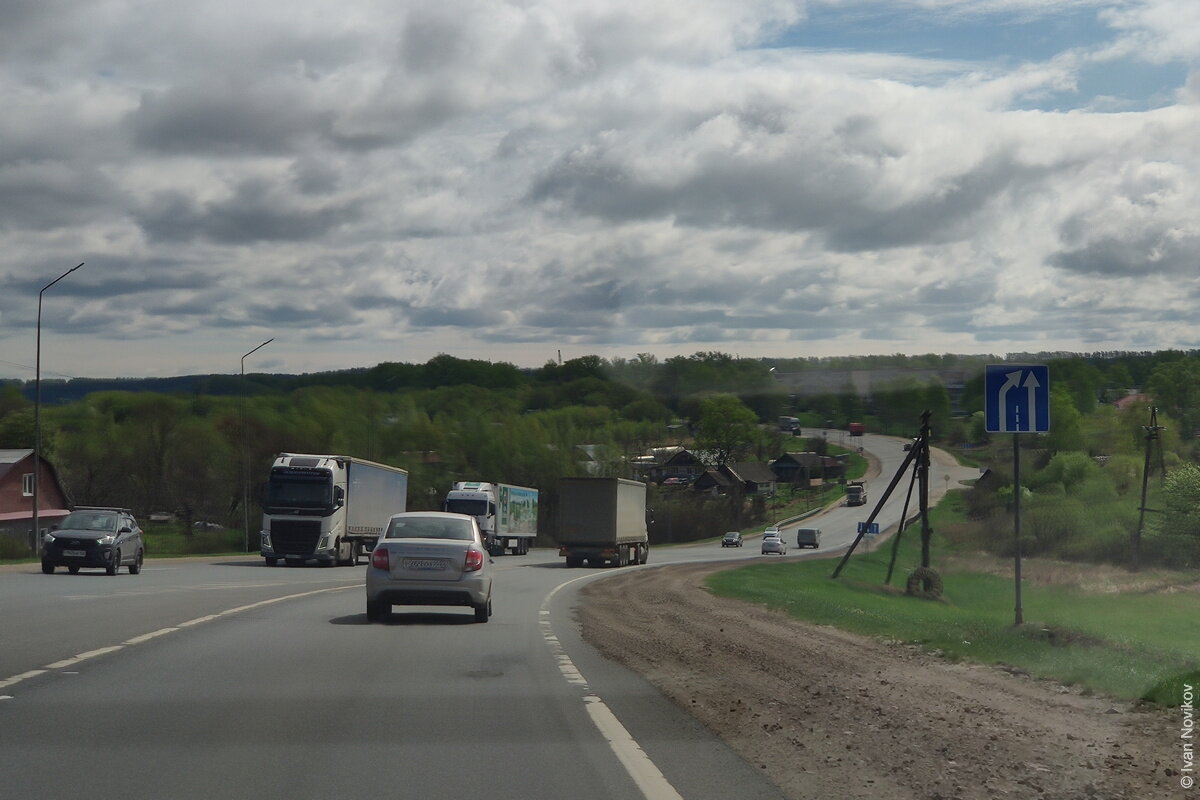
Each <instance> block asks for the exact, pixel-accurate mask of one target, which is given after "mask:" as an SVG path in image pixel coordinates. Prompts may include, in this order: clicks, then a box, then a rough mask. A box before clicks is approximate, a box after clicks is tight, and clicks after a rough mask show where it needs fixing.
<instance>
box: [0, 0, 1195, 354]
mask: <svg viewBox="0 0 1200 800" xmlns="http://www.w3.org/2000/svg"><path fill="white" fill-rule="evenodd" d="M831 7H836V8H839V9H841V10H847V11H853V10H856V9H859V10H863V11H868V10H872V9H874V10H880V9H884V10H888V11H893V12H895V11H905V10H912V11H920V12H922V13H933V14H937V15H939V19H941V20H943V24H944V27H945V35H947V36H953V35H954V32H955V30H956V28H955V26H956V25H958V24H976V22H977V20H978V19H979V18H980V15H986V16H987V20H988V21H989V22H990V21H991V20H992V19H993V18H994V19H995V20H998V21H1005V20H1009V19H1012V20H1020V21H1021V22H1022V23H1023V24H1028V23H1029V21H1030V20H1034V21H1039V24H1040V21H1042V20H1044V21H1045V35H1046V37H1048V38H1053V37H1054V36H1056V35H1057V33H1058V31H1059V28H1058V27H1056V25H1055V24H1052V23H1053V22H1055V21H1056V20H1060V19H1062V18H1064V17H1062V16H1061V15H1069V14H1074V15H1077V16H1078V15H1080V14H1082V15H1099V16H1097V17H1096V18H1097V19H1099V20H1100V21H1101V22H1102V23H1103V24H1104V25H1108V26H1110V31H1109V32H1110V35H1109V36H1108V37H1107V38H1100V39H1096V40H1094V41H1088V42H1083V43H1081V42H1080V41H1078V39H1071V40H1070V41H1069V42H1067V41H1066V40H1064V43H1063V45H1062V47H1060V48H1059V49H1058V50H1057V51H1056V52H1055V53H1054V54H1053V55H1052V56H1051V57H1049V58H1045V59H1041V60H1028V59H1025V58H1023V57H1019V56H1015V55H1014V56H1013V57H1009V58H994V57H989V58H987V59H983V58H979V59H972V60H964V59H961V58H957V59H956V58H945V57H935V56H931V55H930V54H929V53H928V52H925V51H922V50H920V49H919V48H914V49H912V50H911V51H906V50H905V49H904V47H903V46H900V45H897V46H895V47H892V48H878V49H876V50H865V49H861V48H854V47H847V46H844V44H838V45H837V46H831V47H828V48H811V47H810V48H789V47H787V46H783V45H779V46H772V47H770V48H767V49H763V48H762V47H761V45H762V44H763V43H765V42H771V43H773V44H778V43H779V42H784V41H786V36H784V35H783V34H785V33H786V31H787V30H788V29H789V28H791V29H796V30H800V29H803V27H804V26H805V25H806V24H808V19H809V18H808V17H807V16H806V14H807V13H808V12H809V11H812V12H813V13H814V14H816V13H817V12H818V11H819V10H821V9H828V8H831ZM1195 8H1200V6H1194V4H1191V3H1182V2H1181V3H1169V2H1167V0H1147V1H1146V2H1143V3H1129V2H1116V0H1114V1H1113V2H1111V3H1106V2H1100V0H1094V1H1088V2H1085V1H1084V0H1080V1H1079V2H1059V3H1042V2H1037V3H1035V2H1032V1H1030V2H1026V1H1025V0H995V1H994V2H979V3H976V2H972V3H966V2H951V1H950V0H944V1H940V0H924V1H918V0H913V2H908V3H905V2H892V3H883V2H882V0H881V1H880V2H865V1H864V2H861V3H856V2H850V0H846V2H841V3H833V2H829V3H821V2H817V0H811V2H810V3H808V4H807V8H806V5H805V4H803V3H800V2H783V0H778V1H775V0H759V1H758V2H735V1H734V0H729V2H724V1H723V0H707V2H699V3H697V2H682V1H681V0H679V1H676V2H662V3H650V4H647V3H638V2H633V1H632V0H629V2H608V3H595V2H582V0H580V1H579V2H572V1H571V0H541V1H540V2H523V3H517V2H512V3H490V2H482V0H479V1H477V2H476V1H473V0H461V1H460V0H452V1H451V2H446V3H442V4H439V5H433V6H431V5H429V4H418V3H407V4H403V3H402V4H395V3H386V2H382V0H381V2H378V3H367V2H357V3H351V4H334V3H330V2H325V1H324V0H306V1H305V2H298V3H291V4H288V5H286V6H284V5H274V4H270V5H263V4H260V5H258V6H253V7H248V8H245V9H240V10H239V13H238V14H237V15H234V14H231V13H229V10H228V7H227V6H226V5H225V4H221V3H211V2H200V3H194V4H188V5H178V4H175V5H171V4H150V5H137V4H132V5H131V4H125V3H117V2H96V3H91V4H85V5H81V6H80V7H79V9H78V13H77V14H75V15H69V14H64V13H62V9H61V8H59V9H57V10H56V9H55V8H54V7H53V6H51V5H43V4H34V3H19V4H14V5H11V6H9V7H7V9H6V12H7V16H5V13H4V12H0V23H6V25H0V30H3V31H4V32H3V33H0V45H4V46H3V47H0V101H2V102H4V104H5V107H6V109H8V110H9V113H6V114H5V115H4V117H3V118H0V140H2V141H4V142H5V147H4V148H3V149H2V150H0V211H3V212H4V213H0V237H3V243H4V247H3V248H2V249H0V287H2V289H0V343H2V344H3V346H4V347H5V349H6V352H9V351H10V350H11V351H12V352H14V353H17V352H21V351H23V350H27V349H28V345H27V341H28V339H29V330H30V327H29V326H30V325H31V324H32V317H31V315H30V313H29V310H28V309H29V307H30V304H29V298H30V297H31V296H33V295H36V292H37V289H39V288H40V287H41V285H43V284H44V283H45V282H46V280H49V279H52V278H53V277H54V276H56V275H57V274H59V273H60V272H61V271H62V270H63V269H65V268H66V266H70V265H73V264H74V263H78V261H80V260H85V261H88V262H89V266H88V268H87V269H86V270H81V271H80V272H79V273H78V274H77V275H72V277H71V279H70V280H69V281H67V282H64V283H63V284H62V285H60V286H57V287H55V290H54V294H53V296H51V297H50V298H49V299H48V302H49V308H51V309H52V310H53V312H54V313H52V314H50V315H48V317H47V320H46V321H45V325H46V332H47V333H48V335H49V338H50V339H51V340H54V339H57V340H58V341H60V342H62V341H70V342H71V345H72V346H71V347H70V348H56V350H55V358H56V359H61V361H59V362H58V363H57V366H55V367H52V368H54V369H56V370H58V371H61V372H67V373H74V374H93V375H104V374H108V375H112V374H123V375H128V374H137V373H138V372H139V371H145V372H149V373H161V372H164V371H165V372H171V371H178V370H185V371H193V370H197V369H217V370H224V369H226V366H227V362H228V361H229V358H228V352H237V351H238V350H239V348H242V350H241V351H244V349H245V348H244V347H242V345H243V344H244V343H245V342H244V341H243V340H249V339H254V338H255V337H258V336H260V335H261V336H263V337H264V338H265V337H267V336H270V335H276V337H277V341H276V343H274V344H273V345H272V348H273V350H274V353H273V356H272V357H273V358H276V359H278V363H279V365H280V367H279V368H281V369H291V370H296V371H301V370H312V369H330V368H337V367H342V366H354V365H358V364H361V363H371V362H373V361H377V360H383V359H385V358H386V359H396V358H400V359H402V360H418V361H422V360H425V359H426V358H429V357H430V356H432V355H434V354H436V353H437V352H450V353H453V354H455V355H460V356H463V357H480V358H506V359H508V360H513V361H517V362H518V363H523V364H533V365H536V364H540V363H541V362H543V361H544V360H545V359H546V358H548V357H550V356H552V355H553V350H555V349H556V348H557V346H558V345H559V344H569V345H571V346H572V347H574V348H577V349H578V350H579V351H581V352H600V353H601V354H612V353H617V352H620V353H622V354H626V355H628V354H632V353H634V352H638V351H645V350H648V349H654V348H656V347H662V348H663V350H662V353H661V354H662V355H670V354H672V353H674V352H691V351H693V350H696V349H714V348H716V349H726V350H730V351H738V352H741V353H742V354H743V355H753V354H759V353H761V354H778V355H805V354H812V355H822V354H830V353H837V352H854V351H859V352H861V351H863V349H864V348H872V349H876V348H878V347H883V348H884V349H886V350H887V351H888V352H892V351H894V350H896V349H912V350H915V351H930V350H935V351H940V350H947V349H953V350H957V351H959V352H963V351H971V350H976V351H993V352H1000V351H1004V350H1008V349H1039V348H1040V347H1042V346H1049V345H1051V344H1053V343H1055V342H1058V343H1061V345H1062V347H1064V348H1069V347H1083V346H1085V343H1092V344H1087V345H1086V346H1088V347H1089V348H1091V347H1099V346H1101V345H1103V346H1104V347H1106V348H1111V349H1118V348H1120V347H1122V346H1134V340H1136V342H1137V344H1136V346H1138V347H1145V346H1146V344H1145V342H1146V340H1147V337H1151V336H1157V337H1158V340H1157V341H1158V346H1162V347H1168V346H1180V345H1181V344H1182V343H1184V342H1194V341H1198V340H1200V325H1198V324H1197V323H1194V322H1190V321H1189V320H1188V317H1187V308H1186V304H1187V302H1189V300H1190V301H1193V302H1194V300H1195V295H1196V293H1197V292H1198V291H1200V286H1197V278H1196V277H1193V276H1194V273H1195V270H1194V268H1193V267H1192V266H1191V264H1190V262H1189V258H1190V255H1189V254H1190V253H1194V252H1195V246H1196V243H1197V238H1200V229H1198V226H1197V224H1196V223H1195V220H1196V219H1198V218H1200V215H1198V214H1197V210H1198V206H1200V196H1198V193H1197V191H1196V190H1195V189H1194V188H1193V186H1192V184H1193V183H1194V181H1192V180H1190V176H1193V175H1195V174H1197V171H1198V170H1200V163H1197V162H1198V161H1200V154H1198V150H1197V147H1196V145H1195V143H1194V141H1193V139H1194V131H1195V130H1196V129H1197V123H1198V122H1200V119H1197V116H1198V114H1200V103H1198V102H1197V101H1196V98H1197V97H1198V96H1200V93H1198V92H1197V91H1196V88H1195V85H1196V79H1195V77H1194V74H1193V77H1192V78H1191V79H1189V81H1188V83H1187V84H1186V85H1181V86H1178V87H1175V91H1176V92H1177V96H1178V97H1179V100H1178V102H1177V103H1176V104H1169V105H1167V106H1166V107H1164V108H1159V109H1157V110H1154V111H1126V112H1123V113H1100V112H1099V111H1097V110H1096V109H1098V108H1101V107H1103V106H1104V101H1103V100H1100V99H1097V100H1093V99H1091V98H1081V99H1080V104H1079V105H1080V109H1079V110H1075V111H1069V112H1057V111H1030V110H1027V108H1026V106H1028V105H1029V104H1030V103H1031V101H1033V100H1036V99H1037V98H1039V97H1051V96H1058V95H1063V94H1069V93H1072V92H1075V91H1077V90H1078V87H1079V84H1080V75H1081V71H1082V70H1085V69H1086V68H1087V67H1088V65H1089V64H1096V63H1102V62H1104V61H1105V60H1111V59H1116V58H1122V59H1129V58H1144V59H1145V60H1147V61H1152V62H1155V63H1160V62H1161V63H1173V64H1188V65H1192V64H1194V55H1195V53H1196V52H1200V47H1197V42H1196V41H1195V36H1196V35H1198V34H1197V31H1200V24H1195V23H1194V22H1192V20H1193V19H1194V18H1195V14H1196V13H1200V12H1197V11H1195V10H1194V9H1195ZM1173 14H1175V15H1176V16H1175V17H1174V21H1173V22H1172V15H1173ZM960 19H965V20H975V21H976V22H970V23H960V22H959V20H960ZM973 30H978V28H974V29H973ZM1097 30H1101V31H1103V30H1104V29H1103V28H1102V27H1098V28H1097ZM781 37H782V38H781ZM897 41H898V42H899V41H901V40H899V39H898V40H897ZM1148 43H1153V46H1152V47H1146V48H1145V49H1144V50H1143V49H1142V48H1143V46H1145V45H1147V44H1148ZM883 50H886V52H883ZM1193 68H1194V67H1193ZM1117 96H1118V93H1116V92H1114V93H1113V97H1117ZM1120 96H1124V95H1120ZM1112 103H1113V104H1114V105H1117V104H1119V101H1117V100H1113V101H1112ZM1089 108H1090V109H1091V110H1086V109H1089ZM61 265H66V266H61ZM43 276H47V277H45V278H43ZM1156 292H1167V293H1168V294H1169V295H1170V296H1169V297H1167V298H1165V299H1162V300H1161V302H1159V303H1158V304H1157V306H1156V305H1155V302H1154V298H1155V293H1156ZM1152 308H1156V309H1157V310H1156V311H1153V312H1150V311H1147V309H1152ZM123 309H126V310H127V309H135V312H134V313H133V314H132V316H130V315H128V314H126V316H125V317H123V318H122V321H121V323H120V324H112V323H111V322H110V323H109V324H106V323H105V320H106V319H108V320H110V321H111V320H112V319H114V318H117V317H119V316H120V312H121V310H123ZM1162 314H1172V315H1175V317H1177V318H1178V319H1177V321H1175V322H1174V323H1173V324H1172V325H1170V326H1163V325H1157V324H1156V323H1157V321H1158V320H1159V319H1160V318H1161V316H1160V315H1162ZM887 330H890V331H892V332H893V333H892V335H893V336H894V337H895V340H894V342H892V343H889V342H887V341H886V340H883V339H880V338H878V337H879V336H883V335H884V334H883V333H882V332H883V331H887ZM864 331H866V332H868V333H863V332H864ZM1023 336H1024V337H1025V339H1024V340H1023V339H1022V337H1023ZM110 337H111V338H113V339H117V340H120V341H121V342H122V345H121V347H119V348H117V347H113V346H111V342H110V341H109V339H110ZM1105 337H1108V338H1105ZM143 340H144V341H143ZM1123 342H1128V344H1126V345H1123V344H1122V343H1123ZM335 343H336V345H335ZM881 343H882V344H881ZM251 344H253V342H251ZM888 345H894V346H888ZM547 348H549V351H548V352H544V351H547ZM193 349H194V350H195V352H194V353H193V354H192V355H189V356H188V359H187V360H186V361H184V360H181V359H179V358H178V357H172V355H171V354H172V353H175V354H177V353H178V352H179V351H181V350H193ZM209 351H211V352H212V355H211V357H207V358H206V356H205V355H204V353H206V352H209ZM226 351H228V352H226ZM134 353H136V354H137V359H136V360H132V361H131V360H127V358H126V356H125V355H123V354H129V355H133V354H134ZM577 354H578V353H577ZM348 358H351V359H355V360H354V361H352V362H348V361H347V359H348ZM7 360H9V361H16V362H18V363H23V362H24V361H32V358H31V357H29V358H25V359H21V358H8V359H7ZM206 363H208V364H211V366H209V367H203V366H201V365H203V364H206ZM4 369H8V370H10V372H11V373H12V374H17V375H20V374H21V373H20V371H19V370H16V369H14V368H11V367H8V366H7V365H4V364H0V371H2V370H4Z"/></svg>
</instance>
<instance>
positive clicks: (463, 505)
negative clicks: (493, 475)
mask: <svg viewBox="0 0 1200 800" xmlns="http://www.w3.org/2000/svg"><path fill="white" fill-rule="evenodd" d="M442 510H443V511H449V512H451V513H453V514H468V515H470V516H472V517H475V519H476V521H478V522H479V530H480V531H481V532H482V533H483V538H484V541H485V542H486V544H487V549H488V552H489V553H491V554H492V555H493V556H498V555H503V553H504V551H505V550H507V551H508V552H510V553H512V554H513V555H514V556H519V555H524V554H526V553H528V552H529V548H530V547H531V546H532V545H533V543H534V541H535V540H536V539H537V523H538V490H537V489H530V488H529V487H527V486H512V485H510V484H507V483H486V482H484V481H458V482H457V483H455V484H454V486H452V487H451V489H450V491H449V492H447V493H446V499H445V500H444V501H443V502H442Z"/></svg>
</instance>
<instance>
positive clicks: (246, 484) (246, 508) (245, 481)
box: [241, 337, 275, 553]
mask: <svg viewBox="0 0 1200 800" xmlns="http://www.w3.org/2000/svg"><path fill="white" fill-rule="evenodd" d="M273 341H275V338H274V337H272V338H270V339H267V340H266V341H265V342H263V343H262V344H260V345H259V346H258V347H256V348H254V349H253V350H251V351H250V352H249V353H246V355H245V356H242V378H241V384H242V521H243V524H244V525H245V528H244V530H245V531H246V552H247V553H249V552H250V453H249V452H248V451H247V450H246V356H249V355H252V354H253V353H255V352H257V351H259V350H261V349H262V348H264V347H266V346H267V345H269V344H270V343H271V342H273Z"/></svg>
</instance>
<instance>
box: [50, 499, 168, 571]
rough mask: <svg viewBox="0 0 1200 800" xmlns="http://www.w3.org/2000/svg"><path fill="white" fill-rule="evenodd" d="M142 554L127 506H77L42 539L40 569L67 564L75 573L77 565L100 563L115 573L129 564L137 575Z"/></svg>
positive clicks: (139, 535)
mask: <svg viewBox="0 0 1200 800" xmlns="http://www.w3.org/2000/svg"><path fill="white" fill-rule="evenodd" d="M145 554H146V546H145V544H144V542H143V540H142V529H141V528H140V527H138V524H137V520H135V519H134V518H133V512H131V511H130V510H129V509H127V508H99V507H94V506H80V507H78V508H76V509H75V510H74V511H72V512H71V513H70V514H68V515H67V516H66V517H64V518H63V521H62V522H61V523H59V525H58V528H56V529H55V530H53V531H51V532H50V533H48V534H46V536H45V538H44V539H42V572H44V573H46V574H47V575H49V574H51V573H53V572H54V568H55V567H66V568H67V571H68V572H70V573H71V574H72V575H74V574H75V573H77V572H79V568H80V567H102V568H103V569H104V571H105V572H107V573H108V574H109V575H116V574H117V570H119V569H120V568H121V567H123V566H128V567H129V574H130V575H137V574H138V573H139V572H141V571H142V559H143V558H145Z"/></svg>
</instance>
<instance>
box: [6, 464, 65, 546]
mask: <svg viewBox="0 0 1200 800" xmlns="http://www.w3.org/2000/svg"><path fill="white" fill-rule="evenodd" d="M33 464H34V460H33V450H0V536H2V537H5V538H7V539H11V540H13V541H15V542H17V543H18V544H19V545H23V546H25V547H29V548H30V549H31V550H32V549H33V548H34V546H35V545H36V542H35V541H34V539H33V537H32V531H33ZM70 504H71V503H70V500H69V499H68V498H67V494H66V492H65V491H64V490H63V487H62V483H61V482H60V481H59V479H58V472H57V470H55V469H54V465H53V464H51V463H50V462H49V461H47V460H46V459H45V458H44V457H43V458H42V459H41V469H40V470H39V471H38V527H39V528H41V533H43V534H44V533H46V532H48V531H49V530H50V528H51V527H52V526H53V525H55V524H57V523H58V522H59V521H60V520H61V519H62V518H63V517H65V516H66V515H67V514H69V513H70V509H69V508H68V507H69V506H70Z"/></svg>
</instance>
